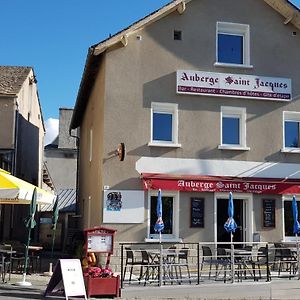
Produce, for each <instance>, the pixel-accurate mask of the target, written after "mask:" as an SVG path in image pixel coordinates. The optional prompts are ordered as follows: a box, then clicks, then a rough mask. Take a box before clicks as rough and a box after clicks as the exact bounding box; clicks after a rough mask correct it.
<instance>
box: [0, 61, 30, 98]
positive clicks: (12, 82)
mask: <svg viewBox="0 0 300 300" xmlns="http://www.w3.org/2000/svg"><path fill="white" fill-rule="evenodd" d="M31 70H32V68H31V67H14V66H0V94H3V95H16V94H18V93H19V91H20V89H21V87H22V85H23V83H24V81H25V80H26V78H27V76H28V74H29V72H30V71H31Z"/></svg>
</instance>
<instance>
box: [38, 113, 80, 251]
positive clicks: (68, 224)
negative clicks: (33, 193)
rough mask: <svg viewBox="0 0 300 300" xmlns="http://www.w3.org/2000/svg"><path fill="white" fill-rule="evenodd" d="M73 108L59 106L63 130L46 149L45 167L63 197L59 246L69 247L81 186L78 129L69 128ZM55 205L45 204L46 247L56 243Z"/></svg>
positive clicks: (42, 237) (41, 234) (42, 227)
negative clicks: (78, 165) (77, 193)
mask: <svg viewBox="0 0 300 300" xmlns="http://www.w3.org/2000/svg"><path fill="white" fill-rule="evenodd" d="M72 113H73V109H69V108H60V109H59V130H58V136H57V137H56V139H55V140H54V141H53V142H52V143H51V144H49V145H46V146H45V149H44V171H45V175H46V174H47V175H48V176H47V177H48V178H47V182H48V184H50V185H51V186H53V188H54V189H55V191H56V194H57V196H58V198H59V205H58V207H59V219H58V225H57V229H56V237H55V249H59V250H68V248H71V245H70V243H71V239H72V236H73V234H74V233H75V232H76V228H77V223H76V220H77V219H76V218H74V216H75V214H76V188H77V135H76V134H77V131H76V130H74V131H73V132H71V133H70V132H69V127H70V122H71V117H72ZM52 211H53V205H42V206H41V214H40V224H39V241H40V242H41V243H43V245H44V246H45V247H46V248H51V246H52V234H53V232H52V230H51V226H52V219H51V218H52Z"/></svg>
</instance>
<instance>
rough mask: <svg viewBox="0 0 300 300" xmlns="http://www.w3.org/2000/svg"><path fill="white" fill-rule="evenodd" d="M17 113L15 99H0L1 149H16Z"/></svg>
mask: <svg viewBox="0 0 300 300" xmlns="http://www.w3.org/2000/svg"><path fill="white" fill-rule="evenodd" d="M15 113H16V111H15V105H14V98H5V97H0V120H1V124H5V126H0V149H14V145H15V130H14V128H15Z"/></svg>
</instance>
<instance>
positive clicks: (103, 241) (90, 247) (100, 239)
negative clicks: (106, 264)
mask: <svg viewBox="0 0 300 300" xmlns="http://www.w3.org/2000/svg"><path fill="white" fill-rule="evenodd" d="M112 250H113V249H112V236H111V235H102V236H101V235H89V236H88V239H87V251H88V252H110V251H112Z"/></svg>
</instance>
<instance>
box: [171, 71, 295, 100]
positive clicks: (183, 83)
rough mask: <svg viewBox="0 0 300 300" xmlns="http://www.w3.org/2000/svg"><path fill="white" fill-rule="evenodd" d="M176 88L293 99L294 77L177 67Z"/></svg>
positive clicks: (198, 92) (187, 91) (180, 91)
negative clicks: (181, 68) (192, 69)
mask: <svg viewBox="0 0 300 300" xmlns="http://www.w3.org/2000/svg"><path fill="white" fill-rule="evenodd" d="M176 92H177V93H178V94H193V95H207V96H222V97H235V98H248V99H260V100H277V101H290V100H292V83H291V79H288V78H280V77H263V76H257V75H244V74H231V73H213V72H202V71H186V70H178V71H177V84H176Z"/></svg>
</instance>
